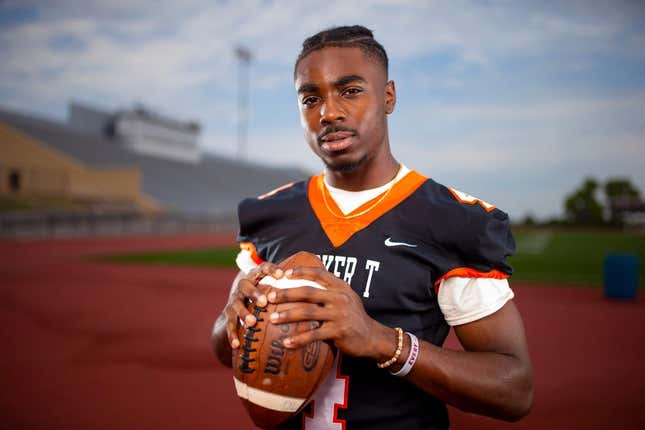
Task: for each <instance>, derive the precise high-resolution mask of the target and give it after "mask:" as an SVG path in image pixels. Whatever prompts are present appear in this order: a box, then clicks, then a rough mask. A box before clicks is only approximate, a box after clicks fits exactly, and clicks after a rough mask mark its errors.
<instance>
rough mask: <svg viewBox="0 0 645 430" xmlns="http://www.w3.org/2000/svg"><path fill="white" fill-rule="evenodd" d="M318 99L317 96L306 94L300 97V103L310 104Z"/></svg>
mask: <svg viewBox="0 0 645 430" xmlns="http://www.w3.org/2000/svg"><path fill="white" fill-rule="evenodd" d="M317 101H318V97H314V96H308V97H305V98H303V99H302V104H303V105H305V106H311V105H313V104H315V103H316V102H317Z"/></svg>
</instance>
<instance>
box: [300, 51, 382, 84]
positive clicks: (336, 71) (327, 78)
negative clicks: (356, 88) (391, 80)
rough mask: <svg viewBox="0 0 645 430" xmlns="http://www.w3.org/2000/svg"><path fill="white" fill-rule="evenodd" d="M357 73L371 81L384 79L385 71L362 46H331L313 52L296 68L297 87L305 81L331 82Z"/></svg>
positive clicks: (316, 82)
mask: <svg viewBox="0 0 645 430" xmlns="http://www.w3.org/2000/svg"><path fill="white" fill-rule="evenodd" d="M351 75H357V76H361V77H363V78H365V80H366V81H367V82H368V83H369V82H373V83H376V82H379V81H383V83H385V73H384V71H383V67H382V66H381V65H380V64H378V62H377V60H375V59H372V58H370V57H368V56H367V55H365V53H364V52H363V51H361V49H360V48H355V47H352V48H339V47H329V48H323V49H319V50H316V51H313V52H311V53H310V54H309V55H307V56H306V57H305V58H303V59H302V60H300V63H299V64H298V68H297V69H296V82H295V83H296V87H298V86H299V85H302V84H303V83H315V84H318V85H320V84H323V83H331V82H335V81H336V80H338V78H341V77H343V76H351Z"/></svg>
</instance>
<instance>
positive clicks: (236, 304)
mask: <svg viewBox="0 0 645 430" xmlns="http://www.w3.org/2000/svg"><path fill="white" fill-rule="evenodd" d="M269 274H270V275H271V276H273V277H274V278H276V279H277V278H280V277H282V270H281V269H278V266H276V265H274V264H271V263H262V264H261V265H260V266H258V267H257V268H255V269H253V270H251V271H250V272H249V273H248V274H246V275H245V274H244V272H242V271H240V272H239V273H238V274H237V276H236V277H235V279H234V280H233V283H232V285H231V291H230V293H229V296H228V301H227V303H226V306H225V307H224V309H223V310H222V313H221V314H220V315H219V316H218V317H217V320H215V324H214V325H213V331H212V333H211V348H212V349H213V353H214V354H215V356H216V357H217V359H218V360H219V361H220V363H222V364H223V365H225V366H227V367H231V362H232V353H233V350H234V349H237V348H239V346H240V340H239V339H238V337H237V325H238V321H244V323H245V324H246V326H247V327H252V326H254V325H255V324H256V323H257V320H256V318H255V317H254V316H253V314H251V313H250V312H249V311H248V309H247V308H246V300H247V299H249V300H251V301H254V302H256V303H257V304H258V306H265V305H266V304H267V298H266V297H265V296H264V295H263V294H260V292H259V291H258V289H257V288H256V287H257V285H258V282H259V281H260V279H262V278H263V277H264V276H266V275H269Z"/></svg>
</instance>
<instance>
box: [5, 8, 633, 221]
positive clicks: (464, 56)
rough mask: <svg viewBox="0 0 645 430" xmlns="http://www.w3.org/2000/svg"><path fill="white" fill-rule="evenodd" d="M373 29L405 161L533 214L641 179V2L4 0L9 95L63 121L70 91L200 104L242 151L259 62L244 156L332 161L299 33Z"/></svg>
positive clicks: (396, 141) (214, 136) (185, 109)
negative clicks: (240, 86) (244, 88)
mask: <svg viewBox="0 0 645 430" xmlns="http://www.w3.org/2000/svg"><path fill="white" fill-rule="evenodd" d="M355 23H359V24H362V25H365V26H367V27H369V28H370V29H372V30H373V31H374V33H375V36H376V38H377V39H378V40H379V41H381V43H382V44H383V45H384V46H385V48H386V49H387V51H388V55H389V56H390V64H391V68H390V75H391V78H392V79H393V80H394V81H395V82H396V86H397V91H398V102H397V108H396V110H395V112H394V114H393V115H391V116H390V140H391V143H392V147H393V151H394V153H395V155H396V156H397V158H398V159H399V160H400V161H402V162H404V163H405V164H407V165H408V166H409V167H412V168H415V169H417V170H419V171H420V172H422V173H424V174H426V175H428V176H431V177H433V178H434V179H436V180H438V181H439V182H442V183H444V184H446V185H450V186H454V187H455V188H458V189H460V190H462V191H465V192H468V193H470V194H473V195H475V196H477V197H480V198H482V199H484V200H486V201H489V202H491V203H493V204H495V205H497V206H499V207H500V208H502V209H503V210H505V211H507V212H508V213H509V214H510V215H511V217H512V218H514V219H521V218H522V217H524V216H525V215H526V214H528V213H531V214H533V215H536V216H538V217H541V218H545V217H549V216H554V215H559V214H561V212H562V200H563V198H564V196H565V195H566V194H567V193H568V192H570V191H572V190H573V189H574V188H576V187H577V186H578V185H579V184H580V183H581V182H582V180H583V179H584V178H585V177H586V176H593V177H595V178H597V179H599V180H605V179H606V178H609V177H616V176H620V177H628V178H631V180H632V181H633V182H634V183H635V184H636V186H637V187H638V188H640V190H641V191H643V192H645V168H644V166H645V113H644V112H645V6H643V3H642V2H639V1H619V0H616V1H604V2H600V1H591V0H588V1H567V2H558V1H540V2H535V1H532V2H528V1H507V0H500V1H492V0H491V1H477V2H475V1H436V2H435V1H415V0H400V1H394V0H374V1H355V2H348V1H334V0H331V1H326V2H324V4H323V3H320V2H314V1H300V2H290V1H266V0H265V1H259V0H257V1H252V0H249V1H245V0H242V1H224V0H222V1H212V0H186V1H181V2H177V1H165V0H160V1H154V0H150V1H147V0H146V1H136V0H135V1H126V0H113V1H86V2H78V1H71V0H52V1H48V2H37V1H29V0H0V52H1V53H2V61H1V62H0V105H2V106H4V107H8V108H12V109H16V110H21V111H27V112H32V113H36V114H40V115H43V116H48V117H52V118H56V119H61V120H62V119H64V118H65V116H66V112H67V104H68V102H69V101H70V100H78V101H83V102H87V103H90V104H93V105H96V106H97V107H102V108H106V109H110V110H111V109H117V108H123V107H129V106H132V105H133V104H134V103H136V102H141V103H143V104H145V105H147V106H149V107H151V108H152V109H155V110H157V111H159V112H161V113H163V114H167V115H172V116H175V117H178V118H182V119H195V120H198V121H199V122H201V123H202V125H203V126H204V131H203V134H202V137H201V144H202V146H203V148H204V149H205V150H208V151H211V152H215V153H217V154H221V155H225V156H234V154H235V153H236V148H235V140H236V137H235V136H236V134H235V132H236V89H237V81H236V71H237V69H236V63H235V57H234V52H233V48H234V46H235V45H237V44H242V45H245V46H247V47H248V48H249V49H250V50H251V51H252V52H253V55H254V61H253V63H252V65H251V71H250V75H251V105H250V112H249V115H250V129H249V144H248V158H249V159H251V160H252V161H254V162H258V163H266V164H272V165H292V166H293V165H297V166H300V167H305V168H307V169H309V170H311V171H314V172H315V171H319V170H320V169H321V167H320V162H319V160H318V159H317V158H316V157H315V156H313V155H312V154H311V153H310V152H309V149H308V147H307V145H306V144H305V143H304V140H303V138H302V130H301V128H300V123H299V118H298V112H297V105H296V99H295V92H294V89H293V82H292V67H293V61H294V59H295V57H296V56H297V54H298V51H299V47H300V44H301V43H302V40H303V39H304V38H305V37H307V36H309V35H311V34H313V33H315V32H316V31H318V30H321V29H323V28H326V27H329V26H333V25H344V24H355Z"/></svg>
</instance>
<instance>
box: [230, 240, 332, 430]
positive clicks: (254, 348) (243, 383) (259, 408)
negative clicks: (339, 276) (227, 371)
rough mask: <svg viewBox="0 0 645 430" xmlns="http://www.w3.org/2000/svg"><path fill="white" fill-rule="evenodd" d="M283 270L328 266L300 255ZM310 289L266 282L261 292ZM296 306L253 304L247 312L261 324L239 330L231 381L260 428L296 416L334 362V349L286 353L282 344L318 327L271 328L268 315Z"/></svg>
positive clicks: (322, 345) (315, 346)
mask: <svg viewBox="0 0 645 430" xmlns="http://www.w3.org/2000/svg"><path fill="white" fill-rule="evenodd" d="M279 266H280V268H282V269H283V270H286V269H290V268H294V267H297V266H310V267H324V266H323V264H322V262H321V261H320V259H319V258H318V257H316V256H315V255H313V254H310V253H308V252H304V251H303V252H298V253H296V254H294V255H292V256H291V257H288V258H287V259H285V260H284V261H283V262H282V263H280V265H279ZM300 286H312V287H316V288H323V287H322V286H321V285H319V284H317V283H315V282H312V281H309V280H296V279H286V278H283V279H274V278H272V277H265V278H263V279H262V280H261V281H260V283H259V285H258V288H260V290H261V291H262V292H263V293H264V294H268V293H269V292H270V291H271V290H272V289H280V288H295V287H300ZM294 306H298V303H281V304H278V305H275V304H271V303H269V304H268V305H267V306H265V307H263V308H262V307H259V306H255V304H253V303H252V304H250V305H249V307H248V309H249V311H250V312H252V313H253V315H255V317H256V318H257V324H256V325H255V326H254V327H250V328H248V329H246V328H244V327H242V325H241V324H240V325H239V326H238V336H239V339H240V342H241V345H240V347H239V348H238V349H237V350H235V351H233V376H234V382H235V389H236V391H237V395H238V397H240V399H241V400H242V403H243V404H244V407H245V408H246V410H247V412H248V413H249V415H250V417H251V419H252V420H253V422H254V423H255V425H257V426H258V427H260V428H263V429H271V428H274V427H276V426H278V425H279V424H281V423H282V422H284V421H286V420H287V419H289V418H290V417H291V416H293V415H294V414H296V413H298V412H299V411H300V410H301V409H302V408H303V407H305V406H306V405H307V402H308V400H309V399H310V398H311V396H313V394H314V393H315V391H316V389H317V388H318V387H319V386H320V384H321V383H322V382H323V381H324V380H325V378H326V377H327V374H328V373H329V370H330V369H331V368H332V365H333V362H334V353H335V351H334V350H333V348H332V347H331V346H330V345H329V344H328V343H326V342H322V341H316V342H313V343H310V344H309V345H307V346H305V347H304V348H298V349H286V348H285V347H284V345H283V344H282V340H283V339H285V338H286V337H288V336H292V335H294V334H297V333H301V332H303V331H307V330H310V329H312V328H316V327H318V325H319V323H318V322H317V321H301V322H297V323H285V324H272V323H271V322H269V315H271V313H273V312H280V311H283V310H286V309H289V308H290V307H294Z"/></svg>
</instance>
